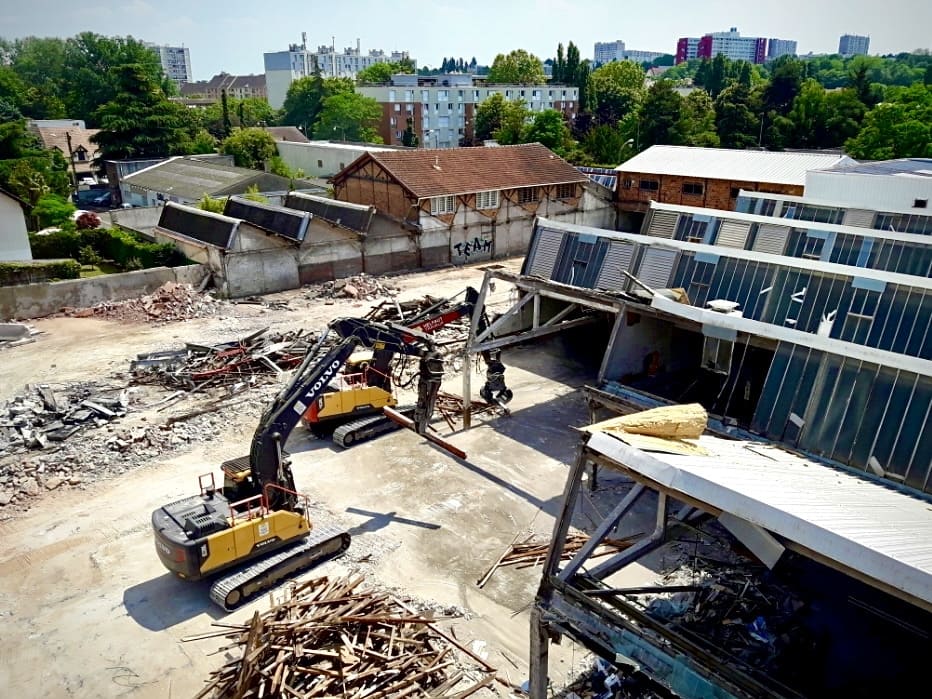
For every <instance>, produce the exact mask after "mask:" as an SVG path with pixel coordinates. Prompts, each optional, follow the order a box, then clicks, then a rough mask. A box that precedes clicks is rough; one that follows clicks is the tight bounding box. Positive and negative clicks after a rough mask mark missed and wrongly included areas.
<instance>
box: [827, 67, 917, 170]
mask: <svg viewBox="0 0 932 699" xmlns="http://www.w3.org/2000/svg"><path fill="white" fill-rule="evenodd" d="M845 150H846V151H847V152H848V153H849V154H850V155H851V157H853V158H858V159H865V160H886V159H890V158H930V157H932V87H929V86H928V85H923V84H921V83H916V84H915V85H913V86H912V87H908V88H904V87H894V88H888V90H887V94H886V95H885V97H884V101H883V102H881V103H880V104H878V105H877V106H876V107H874V108H873V109H872V110H871V111H869V112H868V113H867V115H866V116H865V117H864V122H863V124H862V126H861V130H860V131H859V132H858V135H857V136H855V137H854V138H852V139H850V140H848V141H847V142H846V143H845Z"/></svg>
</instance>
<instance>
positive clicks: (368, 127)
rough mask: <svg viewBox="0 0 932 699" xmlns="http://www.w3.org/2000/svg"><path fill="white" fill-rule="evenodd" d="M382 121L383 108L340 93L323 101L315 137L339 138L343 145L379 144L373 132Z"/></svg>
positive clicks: (364, 98) (358, 95)
mask: <svg viewBox="0 0 932 699" xmlns="http://www.w3.org/2000/svg"><path fill="white" fill-rule="evenodd" d="M381 117H382V107H381V106H380V105H379V103H378V102H376V101H375V100H374V99H372V98H371V97H363V96H362V95H360V94H357V93H356V92H340V93H337V94H335V95H331V96H330V97H328V98H327V99H325V100H324V104H323V109H321V111H320V116H318V118H317V123H316V124H315V125H314V133H315V134H316V135H317V136H318V137H320V136H324V135H325V136H329V137H331V138H332V137H334V136H336V135H339V136H340V138H341V139H342V140H344V141H362V142H365V143H381V142H382V138H381V137H380V136H379V135H378V132H377V130H376V129H377V127H378V125H379V121H380V120H381Z"/></svg>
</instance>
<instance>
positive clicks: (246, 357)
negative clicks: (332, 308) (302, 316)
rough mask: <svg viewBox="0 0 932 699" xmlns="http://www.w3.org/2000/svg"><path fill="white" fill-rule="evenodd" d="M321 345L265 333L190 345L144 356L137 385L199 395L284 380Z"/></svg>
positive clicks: (298, 336)
mask: <svg viewBox="0 0 932 699" xmlns="http://www.w3.org/2000/svg"><path fill="white" fill-rule="evenodd" d="M315 339H316V336H315V335H313V334H310V333H305V332H304V331H302V330H298V331H294V332H287V333H272V332H269V329H268V328H264V329H263V330H260V331H258V332H255V333H252V334H251V335H247V336H246V337H244V338H241V339H239V340H232V341H230V342H223V343H220V344H216V345H196V344H192V343H187V344H186V345H185V346H184V348H182V349H175V350H168V351H165V352H149V353H146V354H140V355H138V356H137V358H136V359H135V360H134V361H133V362H131V364H130V372H131V374H132V382H133V383H136V384H143V383H158V384H162V385H163V386H167V387H169V388H180V389H184V390H193V389H197V388H206V387H209V386H210V387H213V386H229V385H231V384H238V383H242V382H244V381H247V380H249V379H251V378H252V377H256V376H262V375H266V376H273V375H278V374H283V373H285V372H287V371H290V370H291V369H294V367H295V366H297V365H298V364H300V362H301V360H302V359H303V358H304V356H305V355H306V354H307V352H308V349H309V348H310V347H311V345H312V344H313V342H314V340H315Z"/></svg>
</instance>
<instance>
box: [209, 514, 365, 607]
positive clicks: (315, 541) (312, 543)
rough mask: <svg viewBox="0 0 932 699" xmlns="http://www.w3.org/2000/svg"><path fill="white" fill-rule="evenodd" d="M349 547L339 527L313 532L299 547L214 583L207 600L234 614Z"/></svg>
mask: <svg viewBox="0 0 932 699" xmlns="http://www.w3.org/2000/svg"><path fill="white" fill-rule="evenodd" d="M349 545H350V535H349V533H348V532H347V531H345V530H343V529H340V528H339V527H334V526H325V527H318V528H315V529H312V530H311V533H310V534H309V535H308V536H307V538H306V539H304V540H303V541H302V542H301V543H299V544H296V545H294V546H289V547H288V548H286V549H283V550H281V551H279V552H278V553H275V554H272V555H270V556H267V557H266V558H263V559H261V560H259V561H256V562H255V563H253V564H252V565H249V566H247V567H245V568H241V569H240V570H238V571H236V572H234V573H231V574H229V575H225V576H223V577H221V578H219V579H217V580H216V581H215V582H214V584H213V585H211V587H210V599H211V601H213V602H214V603H215V604H218V605H219V606H221V607H223V608H224V609H225V610H226V611H228V612H230V611H233V610H234V609H236V608H237V607H239V606H241V605H243V604H245V603H246V602H248V601H249V600H250V599H252V598H254V597H255V596H256V594H258V593H259V592H262V591H263V590H267V589H269V588H270V587H274V586H275V585H277V584H278V583H279V582H281V581H282V580H284V579H286V578H288V577H291V576H292V575H294V574H295V573H297V572H299V571H301V570H304V569H305V568H310V567H311V566H313V565H314V564H315V563H318V562H320V561H321V559H324V558H331V557H334V556H339V555H340V554H341V553H343V552H344V551H346V549H347V548H349Z"/></svg>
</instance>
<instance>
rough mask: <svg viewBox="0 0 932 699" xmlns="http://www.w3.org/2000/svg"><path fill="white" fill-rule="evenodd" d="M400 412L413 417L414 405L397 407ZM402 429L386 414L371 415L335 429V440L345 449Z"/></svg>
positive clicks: (335, 442)
mask: <svg viewBox="0 0 932 699" xmlns="http://www.w3.org/2000/svg"><path fill="white" fill-rule="evenodd" d="M395 409H396V410H397V411H398V412H400V413H402V414H403V415H406V416H408V417H411V416H412V415H413V414H414V406H413V405H407V406H404V407H403V408H395ZM398 429H401V426H400V425H398V423H396V422H393V421H392V420H391V419H389V418H388V417H386V416H385V415H370V416H369V417H364V418H360V419H359V420H353V421H352V422H347V423H346V424H345V425H340V426H339V427H337V428H336V429H335V430H334V431H333V442H334V444H337V445H338V446H341V447H343V448H344V449H345V448H347V447H350V446H352V445H354V444H356V443H357V442H362V441H363V440H366V439H371V438H372V437H375V436H377V435H380V434H385V433H386V432H392V431H394V430H398Z"/></svg>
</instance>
